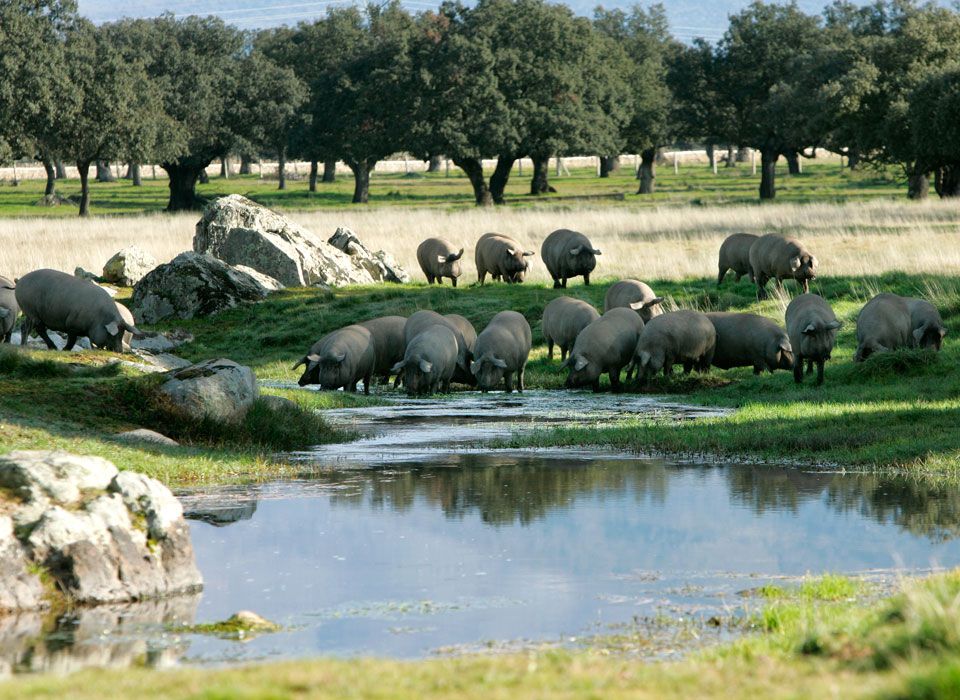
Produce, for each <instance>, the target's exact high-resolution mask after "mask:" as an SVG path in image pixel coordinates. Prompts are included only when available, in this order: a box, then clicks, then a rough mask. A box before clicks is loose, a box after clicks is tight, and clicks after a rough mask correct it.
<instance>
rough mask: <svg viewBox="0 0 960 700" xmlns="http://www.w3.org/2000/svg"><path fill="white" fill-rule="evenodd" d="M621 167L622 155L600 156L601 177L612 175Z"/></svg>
mask: <svg viewBox="0 0 960 700" xmlns="http://www.w3.org/2000/svg"><path fill="white" fill-rule="evenodd" d="M619 169H620V156H600V177H610V173H615V172H617V171H618V170H619Z"/></svg>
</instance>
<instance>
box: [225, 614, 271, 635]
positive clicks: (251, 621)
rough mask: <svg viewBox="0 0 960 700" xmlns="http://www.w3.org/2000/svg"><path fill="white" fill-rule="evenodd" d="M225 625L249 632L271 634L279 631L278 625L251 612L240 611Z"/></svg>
mask: <svg viewBox="0 0 960 700" xmlns="http://www.w3.org/2000/svg"><path fill="white" fill-rule="evenodd" d="M225 624H226V625H229V626H232V627H236V628H238V629H240V630H248V631H250V632H273V631H276V630H278V629H280V625H278V624H277V623H276V622H271V621H270V620H268V619H267V618H265V617H261V616H260V615H257V613H255V612H253V611H251V610H240V611H239V612H236V613H234V614H233V615H231V616H230V617H229V618H228V619H227V621H226V623H225Z"/></svg>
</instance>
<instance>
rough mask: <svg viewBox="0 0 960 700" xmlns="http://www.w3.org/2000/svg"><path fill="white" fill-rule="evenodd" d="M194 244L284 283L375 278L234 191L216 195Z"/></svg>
mask: <svg viewBox="0 0 960 700" xmlns="http://www.w3.org/2000/svg"><path fill="white" fill-rule="evenodd" d="M193 249H194V251H196V252H198V253H209V254H211V255H213V256H214V257H216V258H218V259H220V260H223V261H224V262H226V263H229V264H231V265H245V266H247V267H250V268H253V269H254V270H256V271H258V272H260V273H263V274H265V275H269V276H270V277H273V278H274V279H276V280H278V281H279V282H281V283H282V284H284V285H287V286H309V285H314V284H325V285H331V286H343V285H347V284H371V283H372V282H374V278H373V277H372V276H371V275H370V273H369V272H368V271H367V270H366V269H365V268H363V267H361V266H358V265H356V264H355V262H354V261H353V260H352V259H351V258H350V257H349V256H347V255H345V254H344V253H343V252H341V251H340V250H337V249H336V248H334V247H333V246H331V245H329V244H327V243H325V242H324V241H322V240H321V239H319V238H317V237H316V236H314V235H313V234H312V233H311V232H310V231H307V230H306V229H304V228H302V227H300V226H298V225H297V224H295V223H293V222H292V221H290V220H289V219H287V218H286V217H285V216H282V215H281V214H278V213H276V212H274V211H272V210H270V209H267V208H266V207H264V206H261V205H260V204H257V203H256V202H252V201H250V200H249V199H247V198H246V197H243V196H241V195H238V194H231V195H228V196H226V197H220V198H219V199H217V200H215V201H213V202H212V203H210V204H209V205H208V206H207V208H206V209H204V212H203V217H202V218H201V219H200V221H198V222H197V229H196V234H195V235H194V237H193Z"/></svg>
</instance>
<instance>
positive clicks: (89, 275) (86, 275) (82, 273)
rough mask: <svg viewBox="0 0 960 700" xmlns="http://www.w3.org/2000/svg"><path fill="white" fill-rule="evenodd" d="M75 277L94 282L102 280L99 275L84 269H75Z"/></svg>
mask: <svg viewBox="0 0 960 700" xmlns="http://www.w3.org/2000/svg"><path fill="white" fill-rule="evenodd" d="M73 276H74V277H79V278H80V279H82V280H93V281H94V282H96V281H97V280H99V279H100V277H99V275H97V274H96V273H93V272H90V271H89V270H84V269H83V268H82V267H75V268H74V269H73Z"/></svg>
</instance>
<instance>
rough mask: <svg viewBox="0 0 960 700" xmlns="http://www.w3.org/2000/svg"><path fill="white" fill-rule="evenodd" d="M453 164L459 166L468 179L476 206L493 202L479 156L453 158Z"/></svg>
mask: <svg viewBox="0 0 960 700" xmlns="http://www.w3.org/2000/svg"><path fill="white" fill-rule="evenodd" d="M453 162H454V164H455V165H456V166H457V167H458V168H460V169H461V170H462V171H463V172H464V173H465V174H466V176H467V179H468V180H470V185H471V186H472V187H473V198H474V200H475V201H476V203H477V206H478V207H489V206H490V205H492V204H493V196H492V195H491V194H490V189H489V188H488V187H487V181H486V179H485V178H484V177H483V164H482V162H481V161H480V159H479V158H454V159H453Z"/></svg>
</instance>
